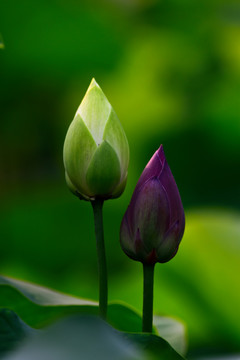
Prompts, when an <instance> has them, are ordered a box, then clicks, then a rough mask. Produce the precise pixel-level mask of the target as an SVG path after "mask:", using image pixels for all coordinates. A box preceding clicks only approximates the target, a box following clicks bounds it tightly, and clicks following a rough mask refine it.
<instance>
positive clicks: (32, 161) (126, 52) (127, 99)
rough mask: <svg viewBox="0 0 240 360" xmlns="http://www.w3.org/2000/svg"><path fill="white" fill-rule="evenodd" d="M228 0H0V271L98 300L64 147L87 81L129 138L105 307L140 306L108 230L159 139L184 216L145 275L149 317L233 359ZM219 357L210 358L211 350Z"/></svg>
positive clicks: (137, 274) (233, 148)
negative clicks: (170, 322) (173, 321)
mask: <svg viewBox="0 0 240 360" xmlns="http://www.w3.org/2000/svg"><path fill="white" fill-rule="evenodd" d="M239 5H240V4H239V2H238V1H228V0H202V1H192V0H183V1H179V0H168V1H165V0H162V1H160V0H159V1H158V0H108V1H107V0H106V1H94V0H88V1H87V0H86V1H77V0H68V1H67V0H35V1H30V0H22V1H18V0H8V1H2V2H1V3H0V32H1V35H2V38H3V40H4V43H5V49H3V50H0V117H1V123H0V164H1V174H0V195H1V202H0V236H1V238H0V241H1V243H0V249H1V250H0V272H1V273H2V274H3V275H7V276H13V277H17V278H20V279H23V280H28V281H33V282H36V283H39V284H42V285H44V286H49V287H51V288H54V289H58V290H60V291H63V292H67V293H71V294H74V295H77V296H82V297H87V298H92V299H97V297H98V278H97V263H96V250H95V239H94V230H93V218H92V213H91V206H90V204H88V203H86V202H84V201H79V200H78V199H77V198H75V197H73V196H72V195H71V194H70V192H69V191H68V189H67V187H66V185H65V180H64V169H63V164H62V147H63V142H64V137H65V134H66V131H67V128H68V126H69V124H70V122H71V121H72V119H73V117H74V114H75V111H76V109H77V107H78V106H79V104H80V101H81V99H82V97H83V95H84V93H85V91H86V89H87V87H88V85H89V83H90V81H91V78H92V77H95V78H96V80H97V82H98V83H99V84H100V86H101V87H102V89H103V91H104V92H105V94H106V96H107V97H108V99H109V100H110V102H111V104H112V105H113V107H114V109H115V111H116V112H117V114H118V116H119V119H120V121H121V123H122V125H123V127H124V129H125V132H126V135H127V137H128V140H129V145H130V152H131V161H130V166H129V179H128V183H127V187H126V190H125V192H124V194H123V196H122V197H121V198H120V199H118V200H114V201H108V202H106V204H105V206H104V223H105V232H106V247H107V260H108V268H109V298H110V300H116V299H118V300H122V301H126V302H128V303H129V304H131V305H132V306H134V307H135V308H136V309H138V310H141V307H142V269H141V265H140V264H139V263H137V262H133V261H131V260H130V259H128V258H127V257H126V256H125V255H124V254H123V253H122V251H121V248H120V245H119V235H118V234H119V226H120V222H121V219H122V216H123V214H124V212H125V210H126V208H127V205H128V203H129V201H130V197H131V194H132V191H133V189H134V186H135V184H136V182H137V179H138V177H139V176H140V174H141V172H142V170H143V168H144V166H145V165H146V163H147V162H148V160H149V158H150V157H151V156H152V154H153V153H154V151H155V150H156V149H157V148H158V147H159V145H160V144H161V143H162V144H164V149H165V154H166V157H167V160H168V163H169V165H170V167H171V169H172V172H173V174H174V177H175V179H176V182H177V184H178V187H179V190H180V193H181V197H182V201H183V204H184V208H185V211H186V231H185V236H184V238H183V240H182V244H181V246H180V249H179V252H178V254H177V256H176V257H175V258H174V259H173V260H172V261H170V262H169V263H167V264H163V265H160V264H158V266H156V277H155V299H154V309H155V312H156V313H158V314H164V315H171V316H173V317H176V318H179V319H181V320H183V321H184V322H185V324H186V327H187V331H188V340H189V358H195V357H198V356H200V355H204V354H205V355H206V354H208V355H211V354H212V355H219V354H234V353H235V354H236V353H239V352H240V314H239V304H240V288H239V283H240V282H239V276H240V184H239V183H240V6H239ZM219 356H220V355H219Z"/></svg>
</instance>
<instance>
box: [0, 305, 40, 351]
mask: <svg viewBox="0 0 240 360" xmlns="http://www.w3.org/2000/svg"><path fill="white" fill-rule="evenodd" d="M35 332H36V330H34V329H32V328H30V327H29V326H28V325H26V324H25V323H24V322H23V321H22V320H21V319H20V318H19V317H18V316H17V315H16V314H15V313H14V312H13V311H11V310H9V309H1V310H0V356H1V355H3V354H5V353H6V352H7V351H10V350H13V349H14V348H15V347H17V346H18V345H19V343H20V342H21V341H22V340H23V339H25V337H27V336H30V335H33V334H35Z"/></svg>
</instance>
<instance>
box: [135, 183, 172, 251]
mask: <svg viewBox="0 0 240 360" xmlns="http://www.w3.org/2000/svg"><path fill="white" fill-rule="evenodd" d="M128 210H129V211H128V222H129V224H130V226H131V230H132V233H133V234H136V232H137V230H138V229H139V230H140V234H141V240H142V241H143V243H144V246H145V249H146V252H147V253H149V252H151V251H152V249H153V248H154V247H157V242H158V239H159V238H163V237H164V234H165V232H166V231H167V229H168V227H169V219H170V218H169V204H168V198H167V195H166V193H165V190H164V188H163V187H162V185H161V182H160V181H159V180H158V179H157V178H152V179H150V180H148V181H147V182H146V183H145V184H144V185H143V186H142V188H141V191H140V192H139V194H138V196H137V197H136V199H135V203H134V204H132V202H131V203H130V206H129V209H128Z"/></svg>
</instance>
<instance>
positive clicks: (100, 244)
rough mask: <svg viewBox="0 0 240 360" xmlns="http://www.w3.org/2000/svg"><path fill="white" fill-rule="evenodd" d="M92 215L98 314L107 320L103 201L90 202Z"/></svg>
mask: <svg viewBox="0 0 240 360" xmlns="http://www.w3.org/2000/svg"><path fill="white" fill-rule="evenodd" d="M91 203H92V207H93V214H94V224H95V235H96V244H97V257H98V277H99V314H100V316H101V317H102V318H103V319H106V318H107V302H108V284H107V263H106V255H105V245H104V235H103V217H102V208H103V200H101V199H96V200H94V201H92V202H91Z"/></svg>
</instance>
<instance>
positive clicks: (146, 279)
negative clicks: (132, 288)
mask: <svg viewBox="0 0 240 360" xmlns="http://www.w3.org/2000/svg"><path fill="white" fill-rule="evenodd" d="M153 279H154V265H146V264H143V319H142V331H143V332H149V333H151V332H152V323H153Z"/></svg>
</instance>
